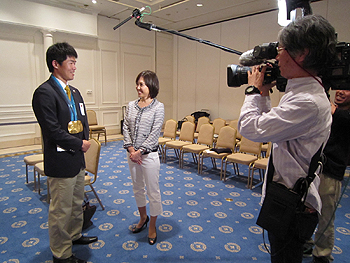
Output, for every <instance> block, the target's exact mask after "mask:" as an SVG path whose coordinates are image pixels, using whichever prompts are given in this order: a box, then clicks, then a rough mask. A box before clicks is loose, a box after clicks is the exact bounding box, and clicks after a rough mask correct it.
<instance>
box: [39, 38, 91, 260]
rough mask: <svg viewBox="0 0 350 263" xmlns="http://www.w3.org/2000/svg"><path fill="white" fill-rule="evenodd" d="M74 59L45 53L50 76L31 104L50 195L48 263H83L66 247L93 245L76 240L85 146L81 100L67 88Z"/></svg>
mask: <svg viewBox="0 0 350 263" xmlns="http://www.w3.org/2000/svg"><path fill="white" fill-rule="evenodd" d="M77 57H78V55H77V52H76V51H75V49H74V48H73V47H72V46H71V45H69V44H68V43H56V44H54V45H52V46H51V47H49V48H48V50H47V52H46V63H47V66H48V68H49V71H50V72H51V73H52V74H51V76H50V78H49V79H48V80H47V81H45V82H44V83H43V84H41V85H40V86H39V87H38V88H37V89H36V90H35V92H34V94H33V101H32V107H33V110H34V113H35V116H36V118H37V120H38V123H39V125H40V127H41V132H42V136H43V143H44V170H45V175H47V176H48V178H47V180H48V183H49V185H50V192H51V202H50V208H49V218H48V224H49V239H50V248H51V251H52V254H53V262H54V263H56V262H63V263H66V262H67V263H71V262H74V263H84V262H86V261H85V260H81V259H78V258H76V257H75V256H74V255H73V254H72V245H73V244H89V243H92V242H96V241H97V240H98V239H97V237H85V236H82V234H81V231H82V225H83V211H82V203H83V199H84V178H85V160H84V152H86V151H87V150H88V149H89V147H90V142H89V141H88V139H89V125H88V121H87V116H86V109H85V105H84V100H83V98H82V96H81V95H80V92H79V91H78V90H77V89H76V88H74V87H72V86H69V85H68V81H70V80H73V79H74V74H75V70H76V59H77Z"/></svg>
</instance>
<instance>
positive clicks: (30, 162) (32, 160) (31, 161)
mask: <svg viewBox="0 0 350 263" xmlns="http://www.w3.org/2000/svg"><path fill="white" fill-rule="evenodd" d="M23 161H24V163H25V164H26V183H28V167H29V166H34V165H36V164H37V163H41V162H43V161H44V154H42V153H39V154H32V155H28V156H26V157H24V158H23ZM34 190H36V176H35V171H34Z"/></svg>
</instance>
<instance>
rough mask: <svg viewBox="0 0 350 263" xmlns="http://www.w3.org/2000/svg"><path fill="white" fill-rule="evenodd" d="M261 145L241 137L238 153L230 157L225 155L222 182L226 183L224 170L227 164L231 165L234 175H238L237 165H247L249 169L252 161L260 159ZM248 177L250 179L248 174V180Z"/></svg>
mask: <svg viewBox="0 0 350 263" xmlns="http://www.w3.org/2000/svg"><path fill="white" fill-rule="evenodd" d="M261 145H262V143H261V142H253V141H251V140H248V139H247V138H245V137H243V136H242V139H241V145H240V147H239V151H238V152H235V153H232V154H230V155H227V156H226V157H225V159H224V163H225V170H224V181H226V168H227V164H228V163H232V164H233V167H234V170H235V173H236V174H237V175H239V169H238V164H243V165H248V166H249V168H250V165H252V164H253V163H254V161H256V160H258V159H259V158H260V154H261ZM248 173H250V169H248ZM249 177H250V174H248V178H249ZM248 180H249V179H248Z"/></svg>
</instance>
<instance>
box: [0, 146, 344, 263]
mask: <svg viewBox="0 0 350 263" xmlns="http://www.w3.org/2000/svg"><path fill="white" fill-rule="evenodd" d="M24 156H25V155H17V156H13V157H6V158H1V159H0V208H1V209H0V221H1V230H0V262H3V263H10V262H11V263H13V262H25V263H34V262H35V263H38V262H45V263H47V262H52V256H51V252H50V248H49V241H48V240H49V239H48V230H47V229H48V225H47V214H48V204H47V203H46V179H45V178H43V179H42V180H41V188H42V195H41V196H40V195H39V194H38V193H37V192H35V191H34V184H33V182H30V183H29V184H25V165H24V162H23V157H24ZM125 157H126V155H125V150H124V149H123V148H122V141H116V142H110V143H109V144H108V146H102V149H101V159H100V166H99V173H98V174H99V177H98V179H97V181H96V183H95V185H94V186H95V189H96V191H97V192H98V195H99V197H100V198H101V200H102V203H103V204H104V206H105V208H106V209H105V210H104V211H103V210H102V209H101V208H100V206H99V204H98V202H97V200H96V199H95V198H94V196H93V194H92V193H89V198H90V202H91V203H93V204H96V205H97V211H96V213H95V215H94V217H93V223H94V224H93V226H91V227H90V228H88V229H87V230H86V231H84V234H86V235H97V236H98V237H99V241H98V242H96V243H94V244H90V245H89V246H74V248H73V252H74V253H75V254H76V256H78V257H80V258H83V259H86V260H88V262H92V263H102V262H113V263H114V262H137V263H138V262H145V263H146V262H192V263H197V262H198V263H199V262H245V263H246V262H259V263H260V262H262V263H264V262H270V260H269V259H270V258H269V254H268V253H267V252H266V251H265V248H264V245H263V237H262V229H261V228H260V227H258V226H257V225H256V224H255V222H256V217H257V215H258V211H259V208H260V205H259V202H260V197H261V195H260V191H261V188H259V187H258V188H257V189H255V190H249V189H247V188H246V177H245V176H244V175H246V174H247V169H246V168H245V167H241V169H240V172H241V176H239V177H233V178H231V179H230V180H228V181H227V182H226V183H224V182H222V181H220V179H219V171H216V170H213V169H212V166H211V162H210V159H208V160H206V163H205V165H206V168H207V169H206V170H204V173H203V174H202V175H198V174H197V166H196V165H195V164H193V163H192V157H191V156H190V155H189V154H188V155H187V156H185V157H186V160H185V166H184V169H179V168H178V161H177V160H176V159H175V158H174V157H169V159H168V161H167V163H166V164H161V176H160V188H161V192H162V202H163V210H164V212H163V214H162V215H161V216H159V217H158V220H157V227H158V229H157V231H158V240H157V243H156V244H155V245H154V246H150V245H149V244H148V242H147V233H148V231H147V230H145V231H143V232H141V233H138V234H132V233H131V231H130V229H131V227H132V226H133V224H136V223H137V222H138V211H137V207H136V204H135V200H134V197H133V191H132V185H131V179H130V175H129V171H128V165H127V161H126V158H125ZM230 172H232V173H233V170H232V165H231V166H230ZM29 178H30V179H31V180H33V170H32V169H30V171H29ZM348 191H349V187H347V189H346V191H345V194H344V196H343V198H342V201H341V203H340V207H339V209H338V210H337V213H336V233H335V235H336V244H335V247H334V250H333V254H334V257H335V262H339V263H340V262H344V263H345V262H349V256H350V252H349V244H350V225H349V224H350V209H349V208H350V203H349V198H348ZM266 241H267V240H266ZM304 262H311V259H309V258H308V259H305V260H304Z"/></svg>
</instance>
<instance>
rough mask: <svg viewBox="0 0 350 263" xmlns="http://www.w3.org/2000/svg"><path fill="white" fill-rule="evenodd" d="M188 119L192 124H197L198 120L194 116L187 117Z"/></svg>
mask: <svg viewBox="0 0 350 263" xmlns="http://www.w3.org/2000/svg"><path fill="white" fill-rule="evenodd" d="M186 119H187V121H189V122H192V123H195V120H196V119H195V118H194V117H193V116H192V115H187V116H186Z"/></svg>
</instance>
